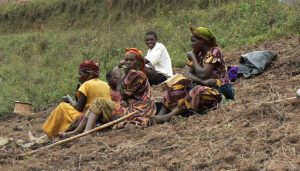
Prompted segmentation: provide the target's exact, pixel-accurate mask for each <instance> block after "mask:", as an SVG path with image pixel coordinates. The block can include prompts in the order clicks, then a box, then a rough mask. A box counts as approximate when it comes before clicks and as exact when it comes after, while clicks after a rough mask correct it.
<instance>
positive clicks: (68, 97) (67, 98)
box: [61, 95, 73, 103]
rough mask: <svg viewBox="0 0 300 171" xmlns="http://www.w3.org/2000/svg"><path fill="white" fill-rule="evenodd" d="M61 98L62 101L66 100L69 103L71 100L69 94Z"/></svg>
mask: <svg viewBox="0 0 300 171" xmlns="http://www.w3.org/2000/svg"><path fill="white" fill-rule="evenodd" d="M61 99H62V101H63V102H66V103H71V102H72V101H73V100H72V98H71V96H69V95H65V96H63V97H62V98H61Z"/></svg>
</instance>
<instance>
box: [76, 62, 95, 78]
mask: <svg viewBox="0 0 300 171" xmlns="http://www.w3.org/2000/svg"><path fill="white" fill-rule="evenodd" d="M79 70H83V71H85V72H88V73H90V74H91V73H94V74H95V75H96V76H97V77H99V64H98V63H97V62H95V61H94V60H86V61H83V62H81V64H80V65H79Z"/></svg>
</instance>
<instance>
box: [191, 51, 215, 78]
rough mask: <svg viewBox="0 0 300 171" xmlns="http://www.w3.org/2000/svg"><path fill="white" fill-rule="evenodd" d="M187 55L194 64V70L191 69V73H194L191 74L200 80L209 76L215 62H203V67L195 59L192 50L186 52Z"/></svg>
mask: <svg viewBox="0 0 300 171" xmlns="http://www.w3.org/2000/svg"><path fill="white" fill-rule="evenodd" d="M187 56H188V59H189V60H191V61H193V64H194V70H193V71H194V72H192V73H195V74H193V75H195V76H197V77H198V78H200V79H202V80H204V79H207V78H209V75H210V74H211V72H212V71H213V69H214V67H215V64H204V65H203V67H201V66H200V64H199V63H198V61H197V59H196V55H195V54H194V52H188V53H187Z"/></svg>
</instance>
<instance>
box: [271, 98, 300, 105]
mask: <svg viewBox="0 0 300 171" xmlns="http://www.w3.org/2000/svg"><path fill="white" fill-rule="evenodd" d="M285 101H287V102H297V101H300V100H299V99H298V98H297V97H289V98H285V99H278V100H274V101H269V102H266V104H270V103H278V102H285Z"/></svg>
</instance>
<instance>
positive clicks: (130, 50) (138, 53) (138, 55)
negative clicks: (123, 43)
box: [125, 48, 145, 73]
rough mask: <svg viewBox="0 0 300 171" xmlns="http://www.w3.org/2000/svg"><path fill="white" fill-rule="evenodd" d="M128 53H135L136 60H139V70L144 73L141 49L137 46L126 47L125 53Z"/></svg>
mask: <svg viewBox="0 0 300 171" xmlns="http://www.w3.org/2000/svg"><path fill="white" fill-rule="evenodd" d="M128 53H133V54H134V55H135V58H136V60H138V61H139V62H140V68H139V69H140V70H141V71H142V72H144V73H145V59H144V57H143V56H142V53H143V52H142V51H141V50H138V49H137V48H126V49H125V55H126V54H128Z"/></svg>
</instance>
